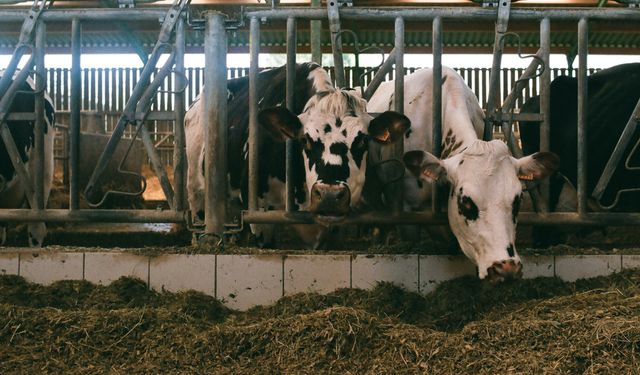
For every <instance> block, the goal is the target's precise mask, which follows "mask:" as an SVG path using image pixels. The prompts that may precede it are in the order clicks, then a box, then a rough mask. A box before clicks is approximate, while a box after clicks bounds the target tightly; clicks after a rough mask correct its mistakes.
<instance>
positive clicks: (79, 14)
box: [0, 8, 167, 22]
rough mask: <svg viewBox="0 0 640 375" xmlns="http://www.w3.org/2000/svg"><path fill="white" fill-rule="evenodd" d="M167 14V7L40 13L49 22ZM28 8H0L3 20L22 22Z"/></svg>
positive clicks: (148, 18) (145, 18) (142, 18)
mask: <svg viewBox="0 0 640 375" xmlns="http://www.w3.org/2000/svg"><path fill="white" fill-rule="evenodd" d="M166 14H167V11H166V10H165V9H127V8H123V9H105V8H98V9H77V10H76V9H73V10H72V9H64V10H61V9H60V10H59V9H48V10H47V11H46V12H44V13H42V14H41V15H40V19H41V20H43V21H47V22H71V21H72V20H73V19H74V18H77V19H79V20H81V21H116V20H117V21H125V22H126V21H158V20H161V19H163V18H164V17H165V16H166ZM26 15H27V11H26V10H0V20H2V22H22V21H24V19H25V16H26Z"/></svg>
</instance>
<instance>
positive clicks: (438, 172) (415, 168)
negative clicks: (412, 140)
mask: <svg viewBox="0 0 640 375" xmlns="http://www.w3.org/2000/svg"><path fill="white" fill-rule="evenodd" d="M402 160H403V161H404V165H405V166H406V167H407V169H408V170H409V171H410V172H411V174H413V175H414V176H416V177H418V178H420V177H423V178H426V179H427V180H428V181H430V182H436V181H440V180H442V179H444V178H446V176H447V170H446V169H445V168H444V165H443V164H442V161H440V159H438V158H437V157H435V156H433V155H432V154H430V153H428V152H425V151H421V150H416V151H409V152H405V154H404V156H403V157H402Z"/></svg>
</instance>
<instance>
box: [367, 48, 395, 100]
mask: <svg viewBox="0 0 640 375" xmlns="http://www.w3.org/2000/svg"><path fill="white" fill-rule="evenodd" d="M395 63H396V49H395V47H394V49H392V50H391V52H389V55H388V56H387V59H386V60H385V61H384V62H383V63H382V65H381V66H380V68H379V69H378V71H377V72H376V74H375V75H374V76H373V78H372V79H371V82H369V85H368V86H367V89H366V90H364V94H363V95H362V97H363V98H364V99H365V100H369V99H371V97H372V96H373V94H374V93H375V92H376V90H377V89H378V87H380V84H381V83H382V82H384V81H385V80H386V78H387V74H389V72H390V71H391V68H393V64H395Z"/></svg>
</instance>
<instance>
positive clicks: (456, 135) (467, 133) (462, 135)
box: [441, 111, 478, 159]
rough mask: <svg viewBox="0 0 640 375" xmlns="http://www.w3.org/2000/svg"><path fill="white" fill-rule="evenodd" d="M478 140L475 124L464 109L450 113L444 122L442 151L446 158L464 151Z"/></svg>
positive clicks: (442, 156)
mask: <svg viewBox="0 0 640 375" xmlns="http://www.w3.org/2000/svg"><path fill="white" fill-rule="evenodd" d="M476 140H478V136H477V134H476V132H475V129H474V128H473V124H472V122H471V120H470V119H469V118H468V116H465V113H464V111H460V112H457V113H455V114H453V115H449V118H448V119H447V121H443V123H442V144H441V146H442V153H441V158H442V159H446V158H448V157H451V156H454V155H457V154H459V153H460V152H462V150H464V149H465V148H466V147H468V146H469V145H470V144H471V143H473V142H475V141H476Z"/></svg>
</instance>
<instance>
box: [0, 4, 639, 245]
mask: <svg viewBox="0 0 640 375" xmlns="http://www.w3.org/2000/svg"><path fill="white" fill-rule="evenodd" d="M497 12H498V10H497V9H480V8H400V9H396V8H385V9H364V8H343V9H340V10H339V14H338V18H337V19H338V20H339V19H351V20H359V19H368V20H371V19H376V20H380V21H385V22H387V21H388V22H395V26H396V31H397V33H396V45H395V48H396V50H395V52H393V53H392V57H391V59H389V60H388V61H387V63H386V64H385V66H384V67H385V69H387V71H388V69H390V68H391V67H392V65H393V63H394V62H393V60H395V63H396V68H397V67H398V66H400V67H401V66H403V60H402V59H403V53H402V49H403V44H404V43H403V33H404V27H403V26H404V22H405V21H408V20H420V21H426V22H432V27H433V35H434V40H433V45H434V67H435V69H436V71H437V70H438V69H441V56H442V47H441V46H442V23H443V21H446V20H463V19H470V18H471V17H473V19H475V20H484V21H495V20H496V17H497V15H498V13H497ZM27 14H28V12H25V11H14V10H0V20H2V22H15V21H19V20H23V19H24V18H25V16H26V15H27ZM166 14H167V13H166V11H164V10H157V9H118V10H105V9H100V11H95V10H91V9H83V10H64V11H58V10H48V11H46V12H44V13H42V14H41V16H40V19H41V20H42V21H43V22H72V23H73V25H75V27H74V28H73V35H74V40H75V43H74V46H76V48H74V49H73V51H74V52H73V53H74V59H75V58H77V57H78V55H79V53H80V52H79V38H80V37H81V30H80V25H81V23H82V22H88V21H92V20H118V21H130V22H133V21H139V20H158V19H164V17H165V16H166ZM245 16H246V18H247V19H248V20H250V21H251V22H250V27H251V35H252V38H251V59H252V60H251V61H252V65H251V66H252V68H251V72H250V82H251V83H250V90H253V91H251V92H252V93H253V94H252V95H251V98H252V99H251V100H250V112H251V116H250V118H251V122H250V134H249V150H250V173H249V177H250V181H252V183H251V184H250V186H251V187H250V197H249V202H250V204H249V208H250V210H249V211H245V212H244V213H243V220H244V222H246V223H312V222H313V217H312V215H311V214H310V213H308V212H291V211H268V212H259V211H256V208H257V196H256V194H257V190H256V188H255V186H253V185H254V184H255V183H256V182H257V178H256V176H257V164H258V163H257V159H255V158H253V157H252V156H251V154H254V155H257V152H256V151H257V142H256V140H257V134H258V127H257V123H256V119H255V117H256V114H257V103H256V98H257V95H256V92H255V87H256V86H257V85H256V82H257V71H258V69H257V57H258V55H259V36H260V34H259V26H260V23H259V20H263V19H267V20H281V21H285V20H286V21H287V23H288V25H289V24H290V26H289V27H288V33H295V21H296V20H323V19H328V17H329V14H328V10H327V8H324V7H312V8H309V7H303V8H286V9H265V8H248V9H247V10H246V12H245ZM509 20H511V21H518V20H536V21H539V22H540V23H541V24H540V25H541V26H540V28H541V34H542V35H541V49H540V51H539V57H540V58H541V59H542V61H545V62H548V53H549V49H548V30H549V23H550V22H552V21H571V22H577V23H579V25H580V26H579V30H580V32H579V39H580V45H581V46H582V47H581V48H580V53H582V55H581V60H580V61H581V69H580V76H581V77H586V45H587V44H586V37H587V28H586V25H587V22H588V21H599V20H606V21H615V20H625V21H640V12H638V11H637V10H636V9H623V8H600V9H591V8H590V9H579V8H578V9H576V8H571V9H561V8H558V9H544V10H542V9H511V10H510V12H509ZM206 21H207V29H206V31H205V35H206V36H205V39H206V47H205V56H206V61H207V67H206V75H205V76H206V79H207V84H206V86H205V91H204V95H203V98H202V100H203V104H204V108H205V111H206V113H208V114H210V115H211V118H212V122H211V123H209V122H207V123H206V124H205V125H206V129H207V135H206V137H207V140H208V142H207V143H206V150H205V152H206V155H207V157H206V160H207V161H206V163H207V168H205V170H206V171H207V176H206V181H207V184H206V201H207V202H206V209H207V211H206V213H205V216H206V217H207V221H206V223H205V225H206V227H205V233H207V234H214V235H219V234H222V233H223V232H224V228H225V227H224V224H225V222H226V212H225V204H224V203H225V202H226V172H227V163H226V148H225V146H226V75H225V74H223V73H226V62H225V59H224V56H225V54H226V34H225V28H224V27H225V23H224V22H225V20H224V17H223V15H222V14H220V13H217V12H208V13H207V16H206ZM176 25H177V28H178V29H177V30H178V31H177V33H178V34H177V37H176V42H177V45H176V47H175V51H174V52H175V54H176V69H178V70H180V69H182V64H181V63H180V61H181V56H182V54H183V53H184V46H183V44H184V34H183V32H184V29H183V27H184V23H183V22H182V21H179V22H177V24H176ZM288 42H289V43H288V46H289V48H288V51H287V52H288V62H295V34H294V35H293V36H291V38H289V35H288ZM18 52H24V51H23V50H21V51H18ZM291 55H293V56H291ZM582 56H584V58H582ZM76 67H77V65H76ZM223 68H224V69H223ZM530 68H531V69H530V70H532V73H531V74H533V73H535V71H536V70H537V63H536V65H535V66H532V67H530ZM385 69H380V70H381V71H383V73H379V77H382V76H383V75H384V74H385V72H384V71H385ZM76 71H77V69H75V70H74V72H76ZM397 72H398V70H396V74H397ZM75 74H77V73H75ZM293 78H294V77H293V76H292V74H287V79H288V80H289V81H290V82H291V83H292V80H293ZM435 79H436V80H437V79H438V77H436V78H435ZM374 81H380V78H378V77H376V79H375V80H374ZM399 81H400V82H402V80H399ZM543 82H545V84H544V85H543V88H542V94H541V95H542V98H541V103H542V111H541V112H542V115H540V116H538V118H539V119H541V120H542V122H543V126H542V127H541V142H542V143H541V145H542V146H541V148H543V149H544V148H548V136H549V135H548V134H549V133H548V106H549V101H548V87H546V86H548V82H549V77H544V76H543ZM291 83H288V85H290V84H291ZM372 85H373V84H372ZM0 86H1V85H0ZM435 86H439V85H437V83H436V85H435ZM522 86H523V87H520V88H518V89H517V90H514V93H512V94H513V95H510V97H512V98H515V97H517V95H519V91H518V90H520V91H521V90H522V89H523V88H524V85H522ZM401 88H402V84H401V83H398V85H397V86H396V90H400V91H399V92H396V98H401V97H402V92H403V91H402V89H401ZM77 89H78V86H77V83H76V89H75V90H77ZM75 90H74V93H76V92H78V91H75ZM140 91H141V92H140V96H141V97H147V95H144V92H142V91H144V90H143V89H141V90H140ZM147 94H148V92H147ZM368 94H371V91H370V90H368ZM178 95H180V94H178ZM434 95H435V96H436V99H435V100H434V103H435V104H434V106H436V108H434V116H435V117H434V120H436V122H438V120H439V115H438V108H437V107H438V106H437V103H440V101H439V100H441V98H440V95H441V93H438V90H437V89H436V88H434ZM582 95H583V99H584V90H582ZM2 99H4V97H3V98H2ZM182 100H183V99H182ZM511 102H515V100H514V99H510V100H507V101H505V103H503V106H502V107H501V110H500V111H497V112H496V113H495V118H494V120H495V121H498V122H501V123H502V122H505V121H506V122H508V123H509V124H510V121H513V120H517V119H518V118H519V117H518V115H514V114H511V113H509V110H506V109H508V108H509V107H508V105H509V103H511ZM182 103H184V102H183V101H182ZM183 105H184V104H182V106H183ZM582 106H584V102H583V104H582ZM144 107H145V106H141V107H139V108H144ZM402 108H403V103H402V101H401V100H397V102H396V109H402ZM135 109H136V108H135V107H134V108H129V111H127V112H129V114H130V115H131V116H132V117H130V118H131V119H134V120H135V121H141V120H144V118H146V115H144V114H142V115H140V113H136V112H139V111H135ZM74 111H77V109H76V108H75V107H74ZM74 116H76V117H78V116H77V113H76V115H74ZM152 116H153V114H151V115H149V118H151V117H152ZM181 116H184V112H183V108H181V107H180V105H178V106H177V108H176V110H175V119H176V121H180V119H181V118H182V117H181ZM204 117H205V118H206V117H207V116H204ZM74 118H75V117H74ZM522 118H524V116H523V117H522ZM527 119H529V120H531V116H528V117H527ZM584 127H585V119H581V121H580V125H579V129H580V130H579V132H581V137H584ZM436 128H437V129H439V126H436ZM77 129H78V119H76V120H74V122H72V134H73V133H74V132H76V130H77ZM177 129H178V132H177V133H176V144H177V147H176V160H180V162H176V166H175V168H176V172H175V173H176V180H175V181H176V182H175V186H176V189H175V194H174V195H173V199H172V200H171V201H170V204H171V206H172V209H171V210H166V211H157V210H93V209H90V210H81V209H78V207H77V203H76V201H75V199H77V194H78V193H77V189H76V190H74V191H75V193H74V194H73V197H72V198H70V199H71V202H72V205H71V209H70V210H51V209H44V210H37V209H34V210H30V209H15V210H0V220H2V221H23V222H37V221H43V220H44V221H48V222H88V221H91V222H95V221H101V222H113V221H117V222H185V221H186V216H187V215H186V211H184V188H183V184H184V172H185V170H186V168H185V161H184V137H183V129H180V126H178V127H177ZM72 137H73V138H74V140H73V141H72V148H71V149H72V150H73V147H76V146H77V139H76V136H73V135H72ZM438 137H441V134H439V133H438V130H436V133H435V134H434V139H440V138H438ZM581 147H583V150H582V153H581V155H582V156H581V158H580V159H579V165H581V168H583V171H584V167H585V165H586V159H585V155H586V150H584V142H582V146H581ZM435 151H436V152H437V150H435ZM74 154H75V156H73V157H72V158H73V159H76V161H71V163H72V165H74V164H76V163H77V158H78V155H77V152H75V153H74ZM73 168H77V166H76V167H73ZM73 168H72V172H71V175H72V176H73V175H74V172H76V173H77V169H73ZM581 176H582V177H581V179H580V181H581V182H579V184H578V185H579V189H581V191H582V195H581V198H580V199H581V200H582V202H583V203H582V204H581V209H580V210H579V211H578V212H576V213H542V214H535V213H522V214H521V215H520V222H521V223H524V224H546V225H556V224H588V225H599V224H611V225H639V224H640V214H639V213H587V212H585V207H586V205H585V204H584V201H585V200H586V194H585V193H584V189H585V184H584V181H583V178H584V177H583V176H584V172H583V173H582V174H581ZM181 179H182V180H181ZM32 207H37V205H35V204H34V205H33V206H32ZM345 223H384V224H412V223H413V224H415V223H438V224H441V223H446V216H445V215H443V214H442V213H440V212H439V211H438V210H437V207H434V210H433V212H431V213H428V212H427V213H408V212H396V213H393V214H391V215H389V214H385V215H382V214H377V213H367V214H362V215H354V216H352V217H349V218H347V220H346V221H345Z"/></svg>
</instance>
